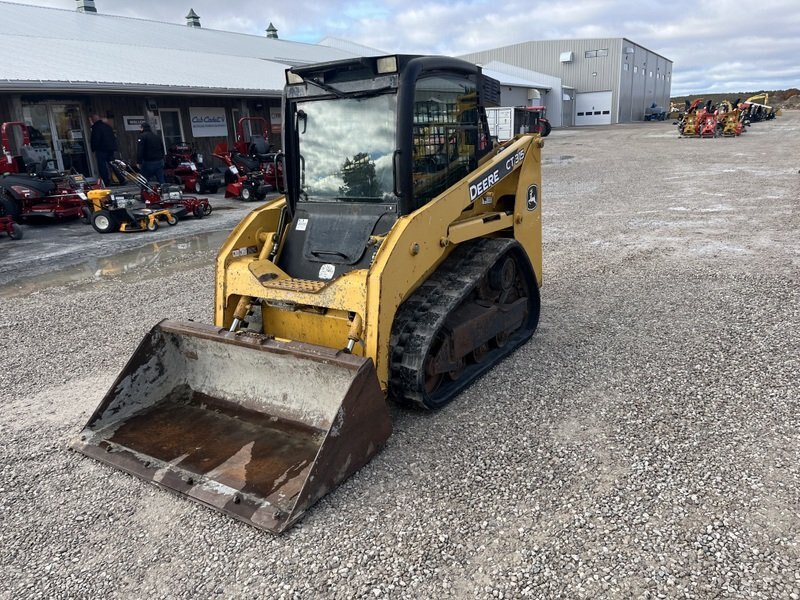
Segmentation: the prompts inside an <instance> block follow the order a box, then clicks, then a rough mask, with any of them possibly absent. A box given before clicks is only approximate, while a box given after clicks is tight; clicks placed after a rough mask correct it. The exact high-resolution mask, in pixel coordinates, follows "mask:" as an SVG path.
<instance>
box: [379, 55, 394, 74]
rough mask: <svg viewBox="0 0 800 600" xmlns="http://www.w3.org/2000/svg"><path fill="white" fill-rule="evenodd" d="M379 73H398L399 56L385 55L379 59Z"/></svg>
mask: <svg viewBox="0 0 800 600" xmlns="http://www.w3.org/2000/svg"><path fill="white" fill-rule="evenodd" d="M377 66H378V73H381V74H384V73H396V72H397V57H396V56H384V57H382V58H379V59H378V65H377Z"/></svg>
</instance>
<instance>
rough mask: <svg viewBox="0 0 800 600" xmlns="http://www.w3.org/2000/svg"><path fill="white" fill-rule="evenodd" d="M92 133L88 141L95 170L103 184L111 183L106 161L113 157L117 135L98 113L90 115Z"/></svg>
mask: <svg viewBox="0 0 800 600" xmlns="http://www.w3.org/2000/svg"><path fill="white" fill-rule="evenodd" d="M91 121H92V134H91V137H90V138H89V143H90V144H91V146H92V151H93V152H94V156H95V158H96V159H97V172H98V173H99V174H100V178H101V179H102V180H103V184H104V185H108V184H109V183H111V179H110V178H109V176H108V163H109V162H111V160H112V159H113V158H114V153H115V152H116V151H117V137H116V136H115V135H114V129H113V128H112V127H111V125H109V124H108V123H106V122H105V121H103V119H101V118H100V116H99V115H92V119H91Z"/></svg>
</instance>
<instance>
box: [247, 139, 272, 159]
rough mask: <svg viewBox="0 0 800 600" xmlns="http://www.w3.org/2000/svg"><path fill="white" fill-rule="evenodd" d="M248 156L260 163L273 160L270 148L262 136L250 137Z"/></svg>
mask: <svg viewBox="0 0 800 600" xmlns="http://www.w3.org/2000/svg"><path fill="white" fill-rule="evenodd" d="M250 154H252V155H253V156H255V157H256V158H257V159H258V160H260V161H262V162H264V161H267V160H270V161H271V160H273V159H274V158H275V153H274V152H273V151H272V147H271V146H270V144H268V143H267V140H266V139H264V136H263V135H253V136H251V137H250Z"/></svg>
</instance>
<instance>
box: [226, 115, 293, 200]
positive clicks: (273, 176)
mask: <svg viewBox="0 0 800 600" xmlns="http://www.w3.org/2000/svg"><path fill="white" fill-rule="evenodd" d="M268 139H269V123H267V120H266V119H265V118H264V117H242V118H241V119H239V122H238V123H237V124H236V143H235V144H234V145H233V149H232V150H231V159H232V160H233V162H234V163H235V164H236V165H237V166H240V165H241V166H240V170H241V167H242V166H243V167H245V168H246V169H247V171H263V173H264V183H267V184H269V185H271V186H272V189H273V190H276V191H279V192H283V191H284V190H285V189H286V187H285V185H284V182H283V161H282V158H283V153H282V152H278V151H276V150H275V148H274V147H273V146H272V145H271V144H269V143H268V142H267V140H268Z"/></svg>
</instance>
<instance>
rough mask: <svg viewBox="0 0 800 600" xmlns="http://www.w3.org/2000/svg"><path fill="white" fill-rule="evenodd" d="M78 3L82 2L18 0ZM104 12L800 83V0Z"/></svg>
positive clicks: (405, 0)
mask: <svg viewBox="0 0 800 600" xmlns="http://www.w3.org/2000/svg"><path fill="white" fill-rule="evenodd" d="M16 1H18V2H22V3H24V4H36V5H40V6H52V7H58V8H66V9H70V10H74V8H75V6H76V3H75V2H74V1H73V0H30V1H25V0H16ZM95 5H96V6H97V9H98V11H99V12H101V13H105V14H116V15H123V16H134V17H139V18H146V19H153V20H158V21H167V22H174V23H184V22H185V16H186V14H187V13H188V12H189V8H193V9H194V10H195V12H196V13H197V14H199V15H200V20H201V23H202V25H203V27H207V28H212V29H222V30H226V31H239V32H242V33H249V34H254V35H264V31H265V29H266V27H267V25H268V24H269V23H270V22H272V23H273V24H274V25H275V27H276V28H277V29H278V35H279V36H280V37H281V38H282V39H286V40H293V41H300V42H311V43H313V42H316V41H318V40H320V39H322V38H324V37H326V36H335V37H340V38H345V39H347V40H349V41H352V42H356V43H359V44H363V45H366V46H371V47H375V48H381V49H384V50H386V51H389V52H408V53H426V54H427V53H432V54H451V55H456V54H464V53H467V52H474V51H478V50H486V49H490V48H495V47H500V46H508V45H510V44H516V43H519V42H525V41H528V40H536V39H569V38H586V37H626V38H628V39H631V40H633V41H634V42H636V43H637V44H640V45H642V46H644V47H646V48H648V49H650V50H652V51H654V52H657V53H658V54H661V55H662V56H665V57H667V58H668V59H670V60H672V61H673V62H674V69H673V79H672V91H673V94H674V95H678V94H684V93H702V92H712V91H730V92H736V91H751V90H758V89H781V88H787V87H798V86H800V67H798V66H797V64H798V63H797V61H796V57H797V56H798V55H800V36H798V35H797V32H798V31H800V10H798V9H797V0H760V1H759V2H758V3H757V4H756V5H752V4H748V3H742V2H741V1H739V0H736V1H734V0H691V1H690V0H674V1H673V2H671V3H664V2H661V1H657V0H639V1H637V2H630V1H629V0H625V1H622V0H571V1H568V0H551V1H550V2H539V1H533V2H531V1H530V0H528V1H525V0H509V1H507V2H496V1H490V0H451V1H448V2H444V1H441V0H377V1H367V0H359V1H358V2H357V3H355V4H353V2H351V1H348V2H339V1H336V0H334V1H331V2H325V3H321V2H312V1H310V0H298V1H295V2H291V3H269V4H265V3H263V2H261V1H260V0H238V1H234V2H228V3H225V4H222V3H219V2H217V1H216V0H188V1H187V2H186V4H178V3H176V2H174V0H173V1H171V2H163V0H135V2H125V3H123V2H122V0H95Z"/></svg>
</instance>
